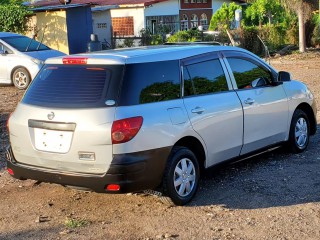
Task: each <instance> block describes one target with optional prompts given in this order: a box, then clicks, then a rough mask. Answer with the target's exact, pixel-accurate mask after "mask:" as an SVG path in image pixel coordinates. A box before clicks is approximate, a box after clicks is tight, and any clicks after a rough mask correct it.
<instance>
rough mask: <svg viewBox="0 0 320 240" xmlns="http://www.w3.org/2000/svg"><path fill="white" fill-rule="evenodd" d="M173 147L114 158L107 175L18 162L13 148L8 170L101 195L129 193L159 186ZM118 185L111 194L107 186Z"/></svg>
mask: <svg viewBox="0 0 320 240" xmlns="http://www.w3.org/2000/svg"><path fill="white" fill-rule="evenodd" d="M170 151H171V147H166V148H160V149H155V150H148V151H143V152H137V153H128V154H119V155H114V157H113V160H112V163H111V166H110V168H109V170H108V171H107V172H106V173H105V174H104V175H93V174H83V173H74V172H60V171H56V170H53V169H45V168H37V167H34V166H29V165H25V164H21V163H18V162H17V161H16V160H15V158H14V155H13V152H12V150H11V148H10V146H9V147H8V148H7V151H6V156H7V168H8V169H11V170H12V172H13V175H12V176H13V177H14V178H17V179H33V180H38V181H41V182H49V183H57V184H61V185H64V186H74V187H81V188H87V189H91V190H93V191H95V192H101V193H108V192H110V193H127V192H136V191H142V190H146V189H152V188H155V187H157V186H158V185H159V184H160V183H161V180H162V175H163V171H164V169H165V165H166V161H167V158H168V156H169V154H170ZM109 184H118V185H119V186H120V190H119V191H116V192H115V191H108V190H106V186H108V185H109Z"/></svg>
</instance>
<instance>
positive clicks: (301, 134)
mask: <svg viewBox="0 0 320 240" xmlns="http://www.w3.org/2000/svg"><path fill="white" fill-rule="evenodd" d="M309 138H310V122H309V119H308V116H307V114H306V113H305V112H304V111H302V110H300V109H297V110H295V112H294V113H293V116H292V120H291V125H290V133H289V141H288V144H289V149H290V150H291V152H293V153H301V152H303V151H304V150H306V148H307V147H308V144H309Z"/></svg>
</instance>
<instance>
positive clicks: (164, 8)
mask: <svg viewBox="0 0 320 240" xmlns="http://www.w3.org/2000/svg"><path fill="white" fill-rule="evenodd" d="M179 9H180V5H179V1H177V0H170V1H167V2H160V3H156V4H153V5H151V6H148V7H147V8H146V9H145V16H146V17H148V16H165V15H179Z"/></svg>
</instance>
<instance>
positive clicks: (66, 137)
mask: <svg viewBox="0 0 320 240" xmlns="http://www.w3.org/2000/svg"><path fill="white" fill-rule="evenodd" d="M72 135H73V132H71V131H56V130H48V129H40V128H34V137H35V147H36V149H37V150H40V151H46V152H57V153H67V152H68V151H69V149H70V145H71V140H72Z"/></svg>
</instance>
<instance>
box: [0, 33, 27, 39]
mask: <svg viewBox="0 0 320 240" xmlns="http://www.w3.org/2000/svg"><path fill="white" fill-rule="evenodd" d="M13 36H22V35H20V34H17V33H11V32H0V38H4V37H13Z"/></svg>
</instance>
